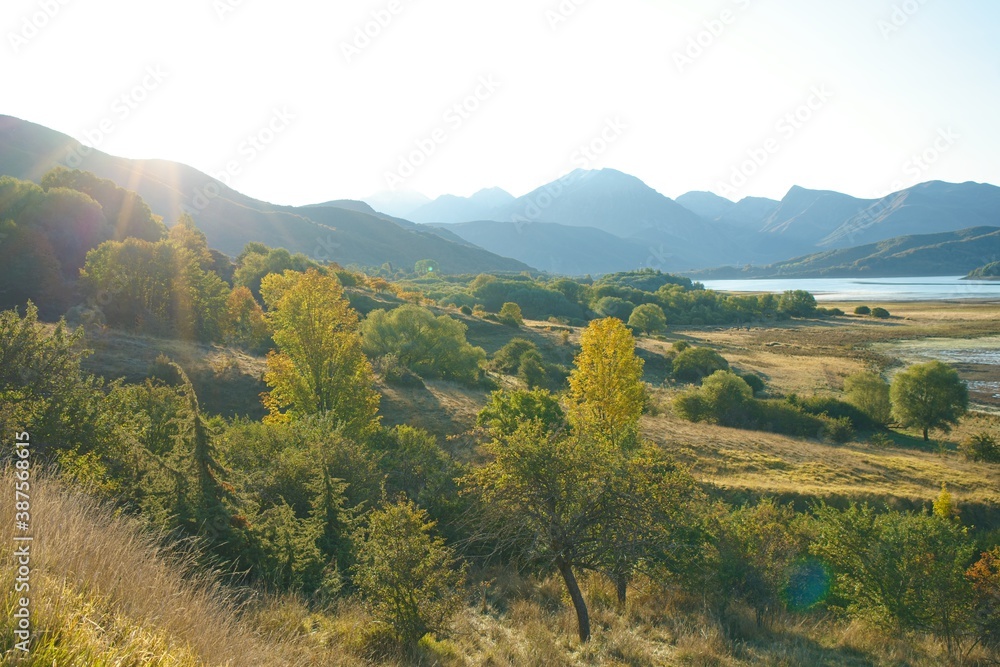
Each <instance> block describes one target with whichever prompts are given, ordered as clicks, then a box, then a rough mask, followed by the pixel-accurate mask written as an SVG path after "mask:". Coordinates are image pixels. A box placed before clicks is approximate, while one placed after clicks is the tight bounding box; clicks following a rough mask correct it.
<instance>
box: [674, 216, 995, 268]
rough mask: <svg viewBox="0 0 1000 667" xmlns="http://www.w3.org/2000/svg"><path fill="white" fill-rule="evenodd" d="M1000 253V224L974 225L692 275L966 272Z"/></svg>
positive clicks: (993, 258)
mask: <svg viewBox="0 0 1000 667" xmlns="http://www.w3.org/2000/svg"><path fill="white" fill-rule="evenodd" d="M996 258H1000V227H970V228H967V229H961V230H958V231H954V232H938V233H934V234H912V235H907V236H896V237H893V238H891V239H887V240H885V241H879V242H878V243H869V244H865V245H860V246H853V247H850V248H841V249H838V250H827V251H825V252H819V253H814V254H811V255H806V256H804V257H797V258H794V259H789V260H785V261H783V262H776V263H774V264H769V265H764V266H744V267H732V266H730V267H721V268H716V269H705V270H701V271H693V272H690V273H689V274H688V275H689V276H691V277H692V278H697V279H699V280H711V279H718V280H727V279H743V278H833V277H844V276H867V277H871V278H890V277H908V276H962V275H965V274H968V273H970V272H972V271H974V270H976V269H977V268H980V267H982V266H983V264H984V263H986V262H989V261H994V260H996Z"/></svg>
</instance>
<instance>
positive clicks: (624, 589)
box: [614, 574, 628, 609]
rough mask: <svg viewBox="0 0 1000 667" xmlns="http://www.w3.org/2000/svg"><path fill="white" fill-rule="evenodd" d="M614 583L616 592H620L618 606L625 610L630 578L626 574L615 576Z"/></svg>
mask: <svg viewBox="0 0 1000 667" xmlns="http://www.w3.org/2000/svg"><path fill="white" fill-rule="evenodd" d="M614 581H615V591H617V592H618V605H619V606H620V607H621V608H622V609H624V608H625V597H626V595H627V594H628V577H627V576H626V575H624V574H616V575H615V576H614Z"/></svg>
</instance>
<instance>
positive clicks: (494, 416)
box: [476, 389, 566, 436]
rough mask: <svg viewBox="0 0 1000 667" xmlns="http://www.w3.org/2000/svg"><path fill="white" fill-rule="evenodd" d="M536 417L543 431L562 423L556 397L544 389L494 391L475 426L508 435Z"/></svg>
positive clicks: (561, 414) (554, 428)
mask: <svg viewBox="0 0 1000 667" xmlns="http://www.w3.org/2000/svg"><path fill="white" fill-rule="evenodd" d="M533 419H537V420H539V421H541V422H542V424H544V425H545V428H546V429H547V430H550V431H553V430H556V429H559V428H562V427H564V426H565V425H566V416H565V414H564V413H563V410H562V408H561V407H559V401H558V400H556V397H555V396H553V395H552V394H551V393H549V392H548V391H546V390H544V389H536V390H534V391H524V390H516V391H495V392H493V393H492V394H490V400H489V403H487V404H486V407H484V408H483V409H482V410H480V411H479V414H478V415H477V416H476V425H477V426H481V427H483V428H488V429H490V430H491V431H493V432H494V434H495V435H497V436H499V435H511V434H512V433H514V431H516V430H517V429H518V427H519V426H520V425H521V424H522V423H524V422H528V421H531V420H533Z"/></svg>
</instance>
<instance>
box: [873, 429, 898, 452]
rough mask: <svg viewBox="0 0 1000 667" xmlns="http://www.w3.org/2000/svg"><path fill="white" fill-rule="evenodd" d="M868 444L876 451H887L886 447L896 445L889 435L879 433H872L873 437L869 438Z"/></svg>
mask: <svg viewBox="0 0 1000 667" xmlns="http://www.w3.org/2000/svg"><path fill="white" fill-rule="evenodd" d="M868 444H869V445H871V446H872V447H874V448H876V449H885V448H886V447H892V446H893V445H894V444H896V443H895V442H893V440H892V438H890V437H889V435H888V434H887V433H884V432H882V431H877V432H875V433H872V435H871V437H870V438H868Z"/></svg>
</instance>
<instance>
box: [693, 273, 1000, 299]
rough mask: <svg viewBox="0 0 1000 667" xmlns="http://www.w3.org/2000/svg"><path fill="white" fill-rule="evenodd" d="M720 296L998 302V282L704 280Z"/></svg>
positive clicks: (956, 278)
mask: <svg viewBox="0 0 1000 667" xmlns="http://www.w3.org/2000/svg"><path fill="white" fill-rule="evenodd" d="M700 282H702V283H704V285H705V287H706V288H708V289H710V290H719V291H722V292H784V291H785V290H799V289H801V290H806V291H807V292H811V293H812V294H813V295H814V296H815V297H816V300H817V301H878V302H885V303H891V302H894V301H944V300H950V301H953V300H963V299H998V300H1000V281H997V280H994V281H988V280H982V281H979V280H962V279H961V276H945V277H930V278H928V277H921V278H776V279H760V280H704V281H700Z"/></svg>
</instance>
